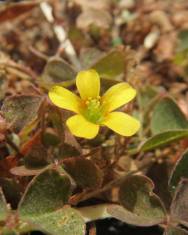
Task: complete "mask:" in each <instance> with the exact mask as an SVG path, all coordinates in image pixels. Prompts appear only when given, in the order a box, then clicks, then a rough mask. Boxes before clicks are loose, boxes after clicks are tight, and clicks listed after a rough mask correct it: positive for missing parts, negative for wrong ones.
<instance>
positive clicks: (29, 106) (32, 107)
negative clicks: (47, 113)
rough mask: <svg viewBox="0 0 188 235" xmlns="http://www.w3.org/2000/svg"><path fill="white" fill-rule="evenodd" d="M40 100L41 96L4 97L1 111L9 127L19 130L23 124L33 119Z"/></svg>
mask: <svg viewBox="0 0 188 235" xmlns="http://www.w3.org/2000/svg"><path fill="white" fill-rule="evenodd" d="M41 102H42V97H41V96H33V95H18V96H11V97H8V98H6V99H5V101H4V103H3V106H2V113H3V115H4V116H5V119H6V121H7V122H9V123H10V125H11V128H12V129H13V131H15V132H19V131H20V130H21V129H22V128H23V127H24V126H25V125H27V124H28V123H30V122H31V121H33V119H34V118H36V116H37V112H38V110H39V107H40V105H41Z"/></svg>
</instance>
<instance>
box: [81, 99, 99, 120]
mask: <svg viewBox="0 0 188 235" xmlns="http://www.w3.org/2000/svg"><path fill="white" fill-rule="evenodd" d="M100 99H101V97H100V96H97V97H96V98H91V97H89V98H88V99H87V100H86V101H85V105H86V108H85V110H84V111H83V115H84V116H85V118H86V119H88V120H89V121H90V122H93V123H96V124H97V123H99V122H101V121H102V119H103V115H102V112H101V110H102V109H101V102H100Z"/></svg>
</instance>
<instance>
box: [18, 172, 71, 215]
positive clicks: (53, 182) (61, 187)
mask: <svg viewBox="0 0 188 235" xmlns="http://www.w3.org/2000/svg"><path fill="white" fill-rule="evenodd" d="M69 194H70V180H69V179H68V177H67V176H65V175H60V174H59V172H58V171H57V170H55V169H46V170H44V171H43V172H42V173H41V174H40V175H38V176H36V177H34V178H33V179H32V181H31V182H30V184H29V185H28V188H27V190H26V191H25V193H24V195H23V197H22V199H21V202H20V204H19V213H20V216H21V218H23V219H24V218H25V217H31V216H40V215H43V214H44V213H50V212H53V211H54V210H57V209H60V208H62V207H63V205H64V204H65V203H66V202H67V200H68V197H69Z"/></svg>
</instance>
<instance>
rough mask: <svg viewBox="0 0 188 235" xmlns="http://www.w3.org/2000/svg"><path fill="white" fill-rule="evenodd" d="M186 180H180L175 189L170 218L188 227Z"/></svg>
mask: <svg viewBox="0 0 188 235" xmlns="http://www.w3.org/2000/svg"><path fill="white" fill-rule="evenodd" d="M187 195H188V179H182V180H181V181H180V182H179V184H178V186H177V189H176V192H175V195H174V198H173V201H172V204H171V210H170V212H171V213H170V214H171V218H173V221H177V222H178V223H179V224H182V225H184V226H186V227H188V197H187Z"/></svg>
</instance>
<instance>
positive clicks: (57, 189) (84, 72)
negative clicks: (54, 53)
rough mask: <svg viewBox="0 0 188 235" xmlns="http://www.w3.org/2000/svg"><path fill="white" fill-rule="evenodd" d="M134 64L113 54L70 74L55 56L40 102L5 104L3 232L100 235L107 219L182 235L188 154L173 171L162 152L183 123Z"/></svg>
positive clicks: (186, 129) (0, 196)
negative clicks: (142, 83) (98, 224)
mask: <svg viewBox="0 0 188 235" xmlns="http://www.w3.org/2000/svg"><path fill="white" fill-rule="evenodd" d="M134 58H135V54H134V52H133V51H131V50H130V49H128V48H122V47H121V48H115V49H113V50H112V51H110V52H108V53H107V54H103V55H101V56H100V57H99V58H97V59H96V57H95V58H94V60H91V58H90V60H91V62H90V63H89V65H88V61H89V59H88V60H87V65H86V64H85V63H84V62H83V63H82V68H81V69H80V71H75V69H74V68H72V67H71V66H70V65H69V64H67V62H65V61H64V60H63V59H62V58H59V57H52V58H50V59H49V60H48V62H47V64H46V66H45V68H44V71H43V73H42V74H41V76H40V77H39V78H38V81H37V82H38V90H37V92H38V95H16V96H10V97H7V98H5V99H4V101H3V105H2V108H1V116H0V121H1V135H3V138H4V140H5V142H6V145H7V148H8V149H9V152H10V156H9V157H7V158H5V159H3V160H1V161H3V164H4V166H6V167H4V168H2V172H3V174H2V175H3V176H2V177H1V178H0V185H1V188H2V189H1V191H0V203H1V205H0V220H1V223H0V230H1V234H4V235H5V234H27V233H29V232H31V231H41V232H43V233H44V234H52V235H69V234H70V235H84V234H86V230H88V231H89V233H90V232H91V228H92V233H90V234H95V233H96V234H97V231H94V229H93V227H94V226H95V221H96V220H102V219H106V218H116V219H118V220H120V221H123V222H125V223H127V224H130V225H131V226H141V227H143V226H144V227H149V226H153V225H158V226H159V227H160V228H161V231H163V233H164V235H184V234H188V232H187V228H188V197H187V195H188V170H187V169H188V150H186V149H184V153H183V155H182V156H181V157H179V160H178V161H177V163H176V165H175V166H174V164H172V162H169V160H168V158H166V157H165V156H166V154H165V152H164V151H165V149H167V148H166V147H165V146H173V145H172V144H171V143H172V142H174V143H175V145H176V146H179V141H180V142H181V143H182V141H184V140H183V139H185V138H186V137H187V136H188V121H187V120H186V118H185V116H184V115H183V113H182V112H181V110H180V109H179V107H178V106H177V104H176V102H175V101H174V99H173V98H172V97H170V96H169V95H168V94H164V93H163V94H161V93H160V92H159V91H158V90H157V89H154V88H152V87H144V88H142V87H140V85H139V76H136V71H137V70H136V66H135V62H134ZM136 94H137V95H136ZM135 97H136V98H135ZM134 98H135V99H134ZM133 99H134V101H133ZM99 127H100V128H99ZM170 144H171V145H170ZM169 165H170V166H171V167H169ZM169 169H170V170H169ZM91 222H92V223H91ZM91 224H92V226H91ZM86 225H88V226H87V229H86Z"/></svg>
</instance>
